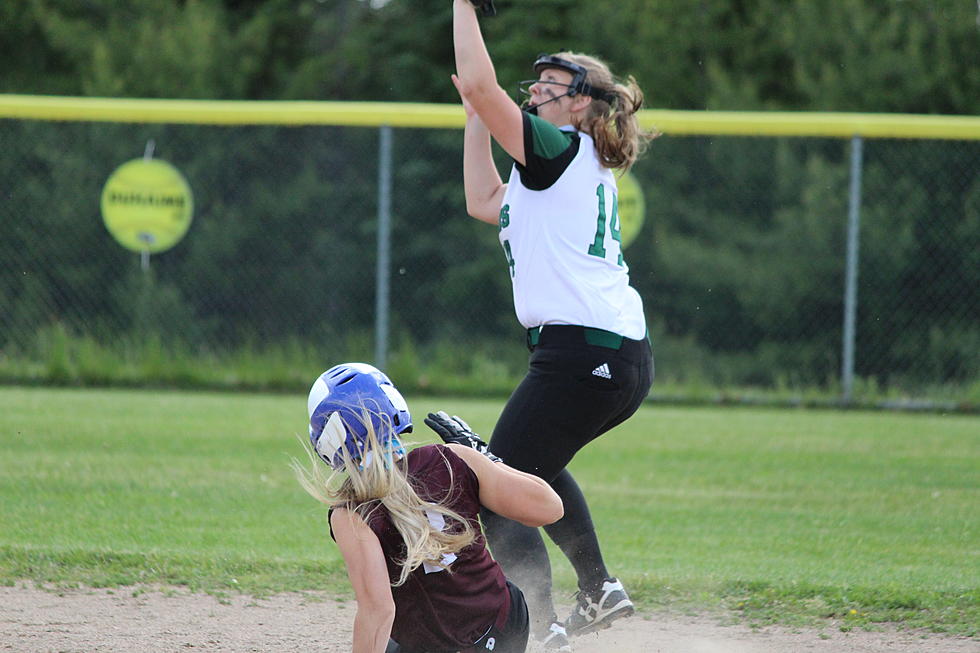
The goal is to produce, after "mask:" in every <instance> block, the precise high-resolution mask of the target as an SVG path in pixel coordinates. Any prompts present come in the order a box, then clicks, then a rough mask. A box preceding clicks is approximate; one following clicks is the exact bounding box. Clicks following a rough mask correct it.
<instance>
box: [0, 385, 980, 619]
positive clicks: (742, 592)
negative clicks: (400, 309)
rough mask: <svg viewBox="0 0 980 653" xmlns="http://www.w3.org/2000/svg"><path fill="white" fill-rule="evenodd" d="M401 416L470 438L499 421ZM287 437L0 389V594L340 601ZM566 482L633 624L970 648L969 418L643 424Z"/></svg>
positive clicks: (830, 414) (289, 431) (720, 412)
mask: <svg viewBox="0 0 980 653" xmlns="http://www.w3.org/2000/svg"><path fill="white" fill-rule="evenodd" d="M408 399H409V402H410V404H411V405H412V407H413V409H414V411H413V412H414V413H415V414H416V415H423V414H424V413H425V412H427V411H429V410H433V409H438V408H444V409H446V410H448V411H450V412H456V413H459V414H461V415H464V416H465V417H466V418H467V419H468V420H469V421H470V423H471V424H472V425H473V426H474V427H475V428H476V429H477V430H478V431H480V432H483V433H487V434H488V433H489V432H490V431H491V429H492V426H493V422H494V420H495V419H496V416H497V414H498V412H499V410H500V407H501V402H500V401H491V400H470V399H465V400H464V399H447V398H435V397H422V396H417V397H416V396H411V395H410V396H409V397H408ZM304 418H305V397H304V396H301V395H258V394H221V393H186V392H175V391H139V390H71V389H43V388H30V389H27V388H0V454H2V455H0V582H3V583H7V584H10V583H14V582H17V581H18V580H22V579H32V580H34V581H37V582H42V583H53V584H59V585H66V584H85V585H93V586H117V585H130V584H135V583H163V584H173V585H182V586H187V587H190V588H193V589H197V590H202V591H208V592H213V593H221V592H231V591H244V592H249V593H254V594H266V593H269V592H275V591H282V590H305V589H320V590H327V591H329V592H336V593H341V594H343V593H347V592H348V591H349V590H348V587H347V581H346V576H345V573H344V570H343V567H342V565H341V563H340V560H339V556H338V554H337V550H336V547H335V546H334V544H333V543H332V542H331V541H330V539H329V536H328V535H327V532H326V522H325V510H324V509H323V507H322V506H320V505H319V504H317V503H316V502H314V501H313V500H312V499H310V498H309V497H308V496H307V495H306V494H305V493H304V492H303V491H302V490H301V489H300V487H299V486H298V484H297V483H296V482H295V480H294V479H293V477H292V474H291V471H290V470H289V466H288V463H289V459H290V457H291V456H298V457H300V456H302V455H303V454H302V450H301V447H300V443H299V441H298V440H297V436H300V437H304V434H305V419H304ZM417 421H420V420H417ZM416 441H417V442H428V441H431V438H430V437H429V434H428V431H427V429H425V428H424V427H422V428H421V429H419V430H418V431H417V432H416ZM571 469H572V471H573V472H574V473H575V475H576V477H577V478H578V479H579V482H580V483H581V485H582V486H583V488H584V489H585V492H586V495H587V496H588V497H589V500H590V504H591V506H592V509H593V513H594V514H593V517H594V519H595V522H596V525H597V528H598V530H599V534H600V540H601V541H602V543H603V548H604V555H605V557H606V561H607V563H608V564H609V567H610V569H611V571H612V572H613V573H615V574H617V575H619V576H620V577H621V578H623V579H624V581H625V582H626V583H627V584H628V586H629V588H630V589H631V592H632V593H633V594H634V596H635V597H636V598H637V599H639V601H640V603H641V606H645V607H647V608H650V607H668V608H677V609H683V610H724V611H728V614H732V615H735V616H737V617H739V618H742V619H744V620H745V621H747V622H749V623H760V624H761V623H772V622H779V623H790V624H804V623H814V621H815V620H817V621H819V620H826V619H828V618H832V619H834V623H835V624H838V625H839V626H840V627H843V628H851V627H854V626H871V625H872V624H874V623H877V622H886V621H888V622H899V623H901V624H902V625H903V626H907V627H927V628H931V629H933V630H937V631H946V632H954V633H960V634H966V635H971V636H977V635H978V629H977V624H980V544H978V542H980V527H978V526H980V516H978V515H980V513H978V510H977V506H978V505H980V418H978V417H976V416H965V415H938V414H907V413H888V412H858V411H853V412H835V411H829V410H819V411H810V410H802V409H798V410H785V409H782V410H780V409H769V408H723V407H697V408H678V407H663V406H657V405H648V406H645V407H643V408H642V409H641V410H640V412H639V413H638V414H637V415H636V416H634V418H633V419H631V420H630V421H629V422H627V423H626V424H625V425H623V426H621V427H619V428H617V429H616V430H615V431H613V432H612V433H610V434H608V435H606V436H604V437H602V438H600V439H599V440H597V441H596V442H595V443H593V444H592V445H590V446H589V447H588V448H587V449H586V450H585V451H584V452H583V453H582V454H580V455H579V456H578V458H577V459H576V460H575V461H574V462H573V463H572V466H571ZM552 550H553V551H554V549H552ZM553 565H554V568H555V577H556V582H557V589H556V592H558V593H559V596H561V595H566V596H567V593H570V592H571V591H572V590H573V583H574V579H573V575H572V572H571V567H570V565H569V564H568V563H567V561H565V560H564V558H563V557H562V556H561V555H560V554H557V553H556V554H555V555H553Z"/></svg>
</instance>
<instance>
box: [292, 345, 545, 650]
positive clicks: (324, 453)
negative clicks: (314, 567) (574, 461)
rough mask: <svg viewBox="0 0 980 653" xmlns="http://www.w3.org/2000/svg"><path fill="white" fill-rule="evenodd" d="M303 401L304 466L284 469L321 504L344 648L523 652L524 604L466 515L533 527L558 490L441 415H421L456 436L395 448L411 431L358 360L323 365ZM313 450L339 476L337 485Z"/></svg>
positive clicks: (407, 417)
mask: <svg viewBox="0 0 980 653" xmlns="http://www.w3.org/2000/svg"><path fill="white" fill-rule="evenodd" d="M308 410H309V417H310V442H311V444H312V451H310V452H309V453H310V458H311V460H312V462H313V466H312V467H311V468H309V469H307V468H304V467H302V466H300V465H299V464H298V463H294V469H295V470H296V473H297V478H298V479H299V481H300V483H301V484H302V485H303V487H304V488H306V490H307V491H308V492H309V493H310V494H311V495H313V496H314V497H315V498H317V499H318V500H320V501H322V502H323V503H326V504H327V505H329V506H330V515H329V522H330V534H331V536H332V537H333V538H334V540H336V542H337V545H338V547H339V548H340V552H341V554H342V556H343V558H344V562H345V563H346V565H347V573H348V576H349V577H350V580H351V584H352V585H353V588H354V593H355V595H356V597H357V614H356V616H355V618H354V638H353V639H354V641H353V650H354V651H355V653H455V652H456V651H460V652H462V653H477V652H478V651H495V652H496V653H501V652H503V653H523V652H524V650H525V649H526V647H527V640H528V630H529V626H528V613H527V605H526V603H525V602H524V597H523V595H522V593H521V591H520V590H519V589H518V588H517V587H515V586H514V585H512V584H511V583H509V582H507V579H506V578H505V577H504V574H503V572H502V571H501V569H500V566H499V565H498V564H497V563H496V562H495V561H494V559H493V558H491V557H490V554H489V553H488V552H487V548H486V545H485V543H484V540H483V536H482V533H481V531H480V525H479V522H478V521H477V515H478V512H479V510H480V507H481V505H482V506H486V507H488V508H489V509H491V510H493V511H495V512H496V513H499V514H501V515H506V516H508V517H509V518H511V519H515V520H517V521H519V522H521V523H523V524H527V525H528V526H541V525H543V524H547V523H551V522H553V521H555V520H556V519H559V518H560V517H561V515H562V506H561V500H560V499H559V498H558V495H556V494H555V492H554V491H553V490H552V489H551V488H550V487H549V486H548V484H547V483H545V482H544V481H543V480H541V479H540V478H538V477H536V476H532V475H530V474H525V473H523V472H519V471H517V470H515V469H512V468H510V467H508V466H507V465H504V464H503V463H501V462H499V460H500V459H499V458H496V457H494V456H492V455H491V454H489V453H488V452H487V447H486V444H485V443H483V442H482V441H480V440H479V438H478V437H477V436H476V435H475V434H473V433H472V432H471V431H470V430H469V428H468V427H467V426H466V424H465V422H463V421H462V420H460V419H459V418H450V417H449V416H448V415H446V414H445V413H442V412H440V413H436V414H430V415H429V417H428V418H427V419H426V420H425V422H426V424H428V425H430V427H432V428H433V430H435V431H436V432H437V433H439V435H440V436H441V437H442V439H443V440H445V441H446V442H449V443H456V442H459V443H462V444H448V445H428V446H422V447H418V448H416V449H413V450H412V451H410V452H409V451H406V449H405V448H404V446H402V443H401V441H400V439H399V436H400V435H401V434H403V433H406V432H409V431H411V430H412V417H411V414H410V413H409V411H408V406H407V405H406V403H405V400H404V399H403V398H402V396H401V394H400V393H399V392H398V390H397V389H396V388H395V386H394V385H392V383H391V381H390V380H389V379H388V377H387V376H385V375H384V374H383V373H381V372H380V371H379V370H377V369H376V368H374V367H372V366H370V365H366V364H364V363H347V364H342V365H337V366H334V367H332V368H330V369H329V370H327V371H326V372H324V373H323V374H322V375H321V376H320V377H319V378H318V379H317V380H316V382H315V383H314V384H313V387H312V388H311V389H310V396H309V400H308ZM478 450H479V451H478ZM314 452H315V454H316V456H318V457H319V458H320V459H322V460H323V461H324V462H326V463H327V464H328V465H330V467H331V468H333V470H334V474H343V475H344V477H343V480H342V482H341V483H340V484H339V487H337V484H336V483H334V482H333V475H330V476H326V475H324V473H323V471H322V466H321V465H319V464H317V463H316V461H315V459H313V457H314ZM481 452H482V453H481Z"/></svg>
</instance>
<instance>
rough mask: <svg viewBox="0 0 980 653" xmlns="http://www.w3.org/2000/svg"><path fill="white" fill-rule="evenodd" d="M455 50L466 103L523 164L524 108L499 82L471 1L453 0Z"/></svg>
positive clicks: (460, 84) (498, 140) (461, 89)
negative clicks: (522, 115)
mask: <svg viewBox="0 0 980 653" xmlns="http://www.w3.org/2000/svg"><path fill="white" fill-rule="evenodd" d="M453 47H454V50H455V53H456V77H457V79H456V80H454V81H455V83H456V88H457V89H459V93H460V95H461V96H462V97H463V100H464V102H469V104H470V106H471V107H472V108H473V111H474V112H475V113H476V115H478V116H479V117H480V120H481V121H482V122H483V124H484V125H486V128H487V129H489V131H490V134H491V135H492V136H493V138H494V140H496V141H497V143H499V144H500V146H501V147H502V148H504V150H506V152H507V154H509V155H510V156H511V158H513V159H514V160H515V161H517V162H518V163H520V164H521V165H523V164H524V123H523V118H522V117H521V108H520V107H519V106H517V103H516V102H514V100H512V99H511V98H510V96H508V95H507V93H506V92H505V91H504V89H502V88H500V85H499V84H498V83H497V73H496V71H495V70H494V68H493V62H492V61H491V60H490V54H489V53H488V52H487V47H486V45H485V44H484V42H483V35H482V34H481V33H480V24H479V22H478V20H477V17H476V9H475V8H474V7H473V5H472V4H470V2H469V0H453ZM498 208H499V206H498Z"/></svg>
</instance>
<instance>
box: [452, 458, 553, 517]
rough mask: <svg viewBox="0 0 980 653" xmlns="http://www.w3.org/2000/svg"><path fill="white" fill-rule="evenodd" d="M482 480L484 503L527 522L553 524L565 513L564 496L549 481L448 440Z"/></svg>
mask: <svg viewBox="0 0 980 653" xmlns="http://www.w3.org/2000/svg"><path fill="white" fill-rule="evenodd" d="M446 446H447V447H449V448H450V449H452V451H453V453H455V454H456V455H457V456H459V457H460V458H462V459H463V460H464V461H465V462H466V464H467V465H469V466H470V469H472V470H473V472H474V473H475V474H476V477H477V478H478V479H479V481H480V503H482V504H483V505H484V506H486V507H487V508H489V509H490V510H492V511H494V512H495V513H497V514H498V515H501V516H503V517H507V518H508V519H513V520H514V521H517V522H520V523H522V524H524V525H525V526H535V527H537V526H545V525H547V524H552V523H554V522H556V521H558V520H559V519H561V518H562V516H563V515H564V514H565V508H564V506H563V505H562V502H561V498H560V497H559V496H558V495H557V494H556V493H555V491H554V490H553V489H551V486H550V485H548V483H547V482H546V481H544V480H543V479H541V478H538V477H537V476H534V475H533V474H527V473H525V472H521V471H518V470H516V469H514V468H513V467H509V466H508V465H506V464H504V463H502V462H493V461H492V460H490V459H489V458H487V457H486V456H485V455H484V454H482V453H480V452H479V451H476V450H475V449H471V448H470V447H467V446H464V445H461V444H447V445H446Z"/></svg>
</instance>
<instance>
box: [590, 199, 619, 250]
mask: <svg viewBox="0 0 980 653" xmlns="http://www.w3.org/2000/svg"><path fill="white" fill-rule="evenodd" d="M595 194H596V196H597V197H598V198H599V216H598V219H597V220H596V226H595V240H593V241H592V244H591V245H589V254H591V255H592V256H598V257H599V258H606V247H605V241H606V187H605V186H604V185H603V184H599V187H598V188H596V190H595ZM619 229H620V228H619V198H618V197H617V196H616V195H615V194H614V195H613V202H612V212H611V215H610V216H609V233H610V234H611V235H612V237H613V240H615V241H616V242H617V243H619V258H618V260H617V261H616V263H617V264H619V265H622V264H623V239H622V236H620V234H619Z"/></svg>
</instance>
